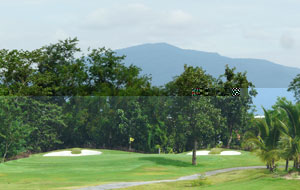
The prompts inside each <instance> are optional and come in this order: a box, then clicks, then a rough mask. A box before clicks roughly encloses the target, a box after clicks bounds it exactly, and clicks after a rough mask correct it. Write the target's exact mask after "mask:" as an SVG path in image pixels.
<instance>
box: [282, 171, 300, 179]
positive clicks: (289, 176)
mask: <svg viewBox="0 0 300 190" xmlns="http://www.w3.org/2000/svg"><path fill="white" fill-rule="evenodd" d="M283 178H284V179H288V180H291V179H294V180H300V175H299V173H298V172H293V173H290V174H287V175H285V176H284V177H283Z"/></svg>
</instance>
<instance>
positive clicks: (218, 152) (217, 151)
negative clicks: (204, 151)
mask: <svg viewBox="0 0 300 190" xmlns="http://www.w3.org/2000/svg"><path fill="white" fill-rule="evenodd" d="M222 151H223V149H222V148H213V149H211V150H210V152H209V154H220V153H221V152H222Z"/></svg>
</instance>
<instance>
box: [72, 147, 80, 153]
mask: <svg viewBox="0 0 300 190" xmlns="http://www.w3.org/2000/svg"><path fill="white" fill-rule="evenodd" d="M71 151H72V152H71V153H72V154H81V150H80V148H73V149H72V150H71Z"/></svg>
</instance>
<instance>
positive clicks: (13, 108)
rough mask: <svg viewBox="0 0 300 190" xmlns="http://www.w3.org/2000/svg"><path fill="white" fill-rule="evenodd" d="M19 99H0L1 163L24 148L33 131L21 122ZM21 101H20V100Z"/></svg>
mask: <svg viewBox="0 0 300 190" xmlns="http://www.w3.org/2000/svg"><path fill="white" fill-rule="evenodd" d="M19 101H20V100H19V98H14V97H1V98H0V150H1V151H0V153H1V156H2V162H4V161H5V159H6V157H7V156H8V155H9V156H14V155H15V154H17V153H18V152H19V151H20V150H23V149H24V147H26V138H27V137H28V136H29V134H30V133H31V131H32V130H33V129H32V127H31V126H29V125H26V124H24V123H23V121H22V110H21V109H20V105H19V104H20V102H19ZM21 101H22V100H21Z"/></svg>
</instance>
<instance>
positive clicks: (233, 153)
mask: <svg viewBox="0 0 300 190" xmlns="http://www.w3.org/2000/svg"><path fill="white" fill-rule="evenodd" d="M241 154H242V153H240V152H238V151H222V152H221V154H220V155H230V156H231V155H241Z"/></svg>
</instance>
